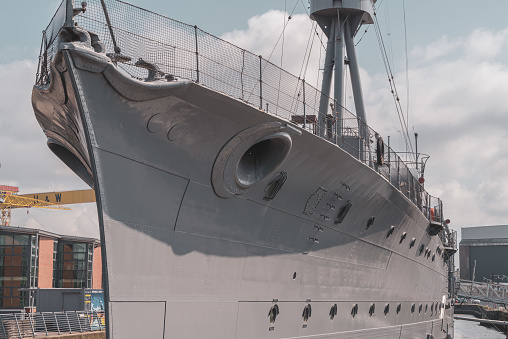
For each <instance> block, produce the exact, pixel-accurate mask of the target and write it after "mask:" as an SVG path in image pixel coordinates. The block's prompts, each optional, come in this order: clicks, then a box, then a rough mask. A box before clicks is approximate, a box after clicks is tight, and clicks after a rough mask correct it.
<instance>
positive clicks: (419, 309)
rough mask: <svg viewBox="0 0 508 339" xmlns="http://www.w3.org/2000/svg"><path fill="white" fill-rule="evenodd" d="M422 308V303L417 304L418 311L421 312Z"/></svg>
mask: <svg viewBox="0 0 508 339" xmlns="http://www.w3.org/2000/svg"><path fill="white" fill-rule="evenodd" d="M422 310H423V306H422V304H420V306H418V313H422Z"/></svg>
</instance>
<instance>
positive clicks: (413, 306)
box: [411, 303, 416, 313]
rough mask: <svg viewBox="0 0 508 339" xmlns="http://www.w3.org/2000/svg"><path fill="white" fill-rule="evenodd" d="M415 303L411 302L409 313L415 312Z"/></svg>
mask: <svg viewBox="0 0 508 339" xmlns="http://www.w3.org/2000/svg"><path fill="white" fill-rule="evenodd" d="M415 309H416V305H415V304H414V303H413V304H411V313H415Z"/></svg>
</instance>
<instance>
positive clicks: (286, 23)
mask: <svg viewBox="0 0 508 339" xmlns="http://www.w3.org/2000/svg"><path fill="white" fill-rule="evenodd" d="M297 5H298V0H297V1H296V3H295V6H294V7H293V10H292V11H291V14H290V15H289V18H291V17H292V16H293V13H294V12H295V9H296V6H297ZM289 21H290V20H288V21H287V22H286V19H285V13H284V23H285V24H284V27H283V28H282V32H281V34H280V35H279V38H278V39H277V42H276V43H275V46H273V49H272V52H271V53H270V56H269V57H268V59H265V60H266V61H267V62H265V65H264V67H263V68H262V69H261V75H263V73H264V71H265V68H266V66H267V65H268V64H269V63H270V59H271V58H272V55H273V52H275V49H276V48H277V46H278V45H279V42H280V39H281V38H282V36H283V35H284V31H285V30H286V27H287V25H288V23H289ZM255 90H256V85H254V87H253V88H252V91H250V93H249V97H248V98H247V101H248V100H250V97H251V96H252V94H254V91H255Z"/></svg>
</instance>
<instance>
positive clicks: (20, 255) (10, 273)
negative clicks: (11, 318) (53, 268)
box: [0, 232, 37, 308]
mask: <svg viewBox="0 0 508 339" xmlns="http://www.w3.org/2000/svg"><path fill="white" fill-rule="evenodd" d="M35 238H36V237H35V236H33V235H27V234H13V233H9V232H1V233H0V308H22V307H25V306H28V298H27V296H28V294H27V292H25V291H19V289H21V288H27V287H30V285H31V284H30V282H31V279H30V278H31V277H33V276H34V274H35V272H36V270H37V262H36V260H35V256H36V254H37V243H36V240H34V239H35Z"/></svg>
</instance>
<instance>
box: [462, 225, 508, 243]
mask: <svg viewBox="0 0 508 339" xmlns="http://www.w3.org/2000/svg"><path fill="white" fill-rule="evenodd" d="M460 232H461V235H462V240H486V239H507V238H508V225H496V226H478V227H461V229H460Z"/></svg>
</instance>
